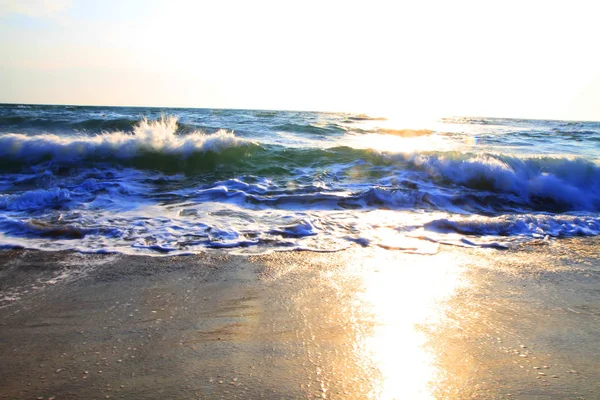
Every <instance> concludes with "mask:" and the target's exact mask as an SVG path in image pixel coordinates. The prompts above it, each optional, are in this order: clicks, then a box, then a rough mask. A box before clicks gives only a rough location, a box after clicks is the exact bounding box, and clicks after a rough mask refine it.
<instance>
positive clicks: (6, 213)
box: [0, 105, 600, 255]
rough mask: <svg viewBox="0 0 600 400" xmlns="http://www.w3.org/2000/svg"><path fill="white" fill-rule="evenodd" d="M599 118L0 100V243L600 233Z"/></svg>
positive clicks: (512, 241) (108, 244)
mask: <svg viewBox="0 0 600 400" xmlns="http://www.w3.org/2000/svg"><path fill="white" fill-rule="evenodd" d="M599 211H600V123H598V122H578V121H541V120H517V119H499V118H464V117H460V118H459V117H456V118H442V119H437V120H431V121H419V122H415V121H413V122H408V119H406V118H402V117H401V116H400V117H396V118H393V117H390V118H386V116H379V115H373V116H367V115H359V114H348V113H320V112H290V111H264V110H220V109H167V108H127V107H75V106H34V105H0V246H3V247H9V248H10V247H17V248H19V247H21V248H28V249H41V250H75V251H80V252H92V253H96V252H116V253H124V254H149V255H165V254H193V253H197V252H201V251H203V250H206V249H209V248H219V249H223V248H226V249H229V251H230V252H234V253H244V254H259V253H268V252H271V251H286V250H314V251H338V250H341V249H345V248H349V247H352V246H367V247H383V248H388V249H396V250H399V251H404V252H412V253H422V254H430V253H432V252H436V251H437V249H438V247H439V244H441V243H445V244H453V245H458V246H465V247H494V248H501V249H503V248H511V247H512V248H514V247H515V245H516V244H518V243H521V242H523V241H528V240H536V239H543V238H546V239H553V238H565V237H572V236H595V235H598V234H599V233H600V214H599Z"/></svg>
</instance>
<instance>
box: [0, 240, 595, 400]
mask: <svg viewBox="0 0 600 400" xmlns="http://www.w3.org/2000/svg"><path fill="white" fill-rule="evenodd" d="M599 255H600V240H598V238H591V239H573V240H560V241H540V242H533V243H531V244H529V245H527V246H522V247H520V248H519V249H518V250H509V251H498V250H493V249H465V248H457V247H450V246H443V247H441V248H440V251H439V252H438V253H437V254H434V255H415V254H405V253H400V252H396V251H389V250H383V249H362V248H356V249H351V250H347V251H343V252H339V253H330V254H317V253H310V252H295V253H276V254H272V255H267V256H253V257H243V256H226V255H223V254H222V253H218V252H215V253H206V254H200V255H196V256H187V257H143V256H121V255H83V254H78V253H49V252H36V251H21V250H18V251H17V250H11V251H3V252H1V253H0V357H1V359H2V362H1V363H0V398H7V399H28V398H32V399H36V398H44V399H50V398H55V399H81V398H86V399H105V398H113V399H118V398H124V399H220V398H223V399H257V398H266V399H281V398H286V399H288V398H331V399H336V398H343V399H365V398H374V399H378V398H385V399H393V398H396V399H419V398H437V399H470V398H478V399H502V398H513V399H514V398H522V399H597V398H599V394H598V393H600V384H599V382H600V334H599V333H598V332H600V330H599V328H600V257H599Z"/></svg>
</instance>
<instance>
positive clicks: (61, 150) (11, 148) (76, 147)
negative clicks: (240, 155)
mask: <svg viewBox="0 0 600 400" xmlns="http://www.w3.org/2000/svg"><path fill="white" fill-rule="evenodd" d="M177 129H178V124H177V118H175V117H164V118H161V119H159V120H156V121H148V120H146V119H142V120H141V121H139V122H138V123H137V124H136V125H135V126H134V127H133V132H132V133H127V132H122V131H117V132H112V133H104V134H98V135H95V136H81V135H79V136H59V135H54V134H40V135H35V136H29V135H24V134H19V133H9V134H4V135H2V136H0V157H2V158H4V159H9V160H19V159H21V160H26V161H27V162H37V161H40V160H48V159H50V160H53V161H62V162H74V161H79V160H82V159H112V158H116V159H131V158H135V157H139V156H142V155H148V154H149V153H153V154H156V153H159V154H167V155H168V154H171V155H177V156H178V157H182V158H187V157H190V156H192V155H193V154H197V153H208V152H212V153H219V152H222V151H224V150H227V149H231V148H243V147H250V146H252V145H253V142H250V141H247V140H244V139H241V138H238V137H236V136H235V135H234V134H233V132H229V131H225V130H220V131H218V132H216V133H214V134H211V135H207V134H204V133H202V132H194V133H191V134H187V135H176V132H177Z"/></svg>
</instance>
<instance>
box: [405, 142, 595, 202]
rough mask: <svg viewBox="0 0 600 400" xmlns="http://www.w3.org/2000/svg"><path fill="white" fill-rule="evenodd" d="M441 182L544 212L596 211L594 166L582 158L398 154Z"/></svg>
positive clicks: (448, 153) (449, 153) (452, 153)
mask: <svg viewBox="0 0 600 400" xmlns="http://www.w3.org/2000/svg"><path fill="white" fill-rule="evenodd" d="M399 158H400V159H401V160H403V161H407V162H409V163H410V164H412V165H413V166H414V167H415V168H417V169H419V170H422V171H424V172H426V173H427V174H428V175H429V177H431V178H432V179H434V180H436V181H438V182H440V183H442V184H446V185H448V184H459V185H462V186H464V187H466V188H470V189H475V190H478V191H490V192H494V193H503V194H513V195H515V196H516V198H517V200H518V201H519V202H521V203H523V204H527V205H530V206H536V207H538V208H539V209H542V210H543V209H548V210H560V211H569V210H581V211H585V210H588V211H597V210H600V167H599V166H598V165H597V164H595V163H594V162H591V161H587V160H583V159H580V158H579V159H571V158H560V157H529V158H520V157H514V156H502V155H494V154H469V153H458V152H445V153H414V154H410V155H401V156H399Z"/></svg>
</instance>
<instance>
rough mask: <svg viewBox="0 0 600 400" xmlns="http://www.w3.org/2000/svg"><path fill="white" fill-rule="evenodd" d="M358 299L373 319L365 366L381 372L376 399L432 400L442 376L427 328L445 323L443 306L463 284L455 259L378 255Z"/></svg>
mask: <svg viewBox="0 0 600 400" xmlns="http://www.w3.org/2000/svg"><path fill="white" fill-rule="evenodd" d="M371 262H372V265H373V266H374V267H375V268H376V269H375V270H373V271H372V272H365V274H364V280H363V282H364V291H363V292H362V293H360V294H359V295H358V296H359V297H361V300H362V302H363V303H364V307H365V310H364V312H366V313H371V314H372V317H373V319H374V326H375V328H374V330H373V335H372V336H370V337H367V338H365V340H364V341H365V342H364V346H362V347H363V348H364V350H365V354H364V361H365V363H368V364H371V365H373V364H375V365H376V367H377V368H378V369H379V374H378V375H379V376H380V377H381V378H380V379H381V382H379V393H378V394H377V395H376V396H375V397H376V398H378V399H429V398H434V395H433V390H434V387H435V382H436V380H438V379H437V378H438V374H439V371H438V370H437V369H436V367H435V359H434V355H433V354H432V353H430V352H429V351H428V350H427V349H426V347H425V344H426V342H427V336H426V333H425V332H424V330H423V329H422V327H423V326H435V323H436V322H439V321H440V319H441V318H443V305H442V303H443V301H444V299H447V298H448V297H449V296H451V295H452V293H454V292H455V291H456V289H457V288H458V287H460V286H462V285H464V284H465V282H464V280H462V279H461V275H460V270H459V262H458V260H457V257H456V255H455V254H453V253H439V254H437V255H436V256H432V257H423V256H416V255H414V256H413V255H406V254H403V255H401V256H398V255H397V254H394V253H392V252H389V251H380V252H378V253H377V256H376V257H375V258H373V259H372V260H371Z"/></svg>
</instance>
